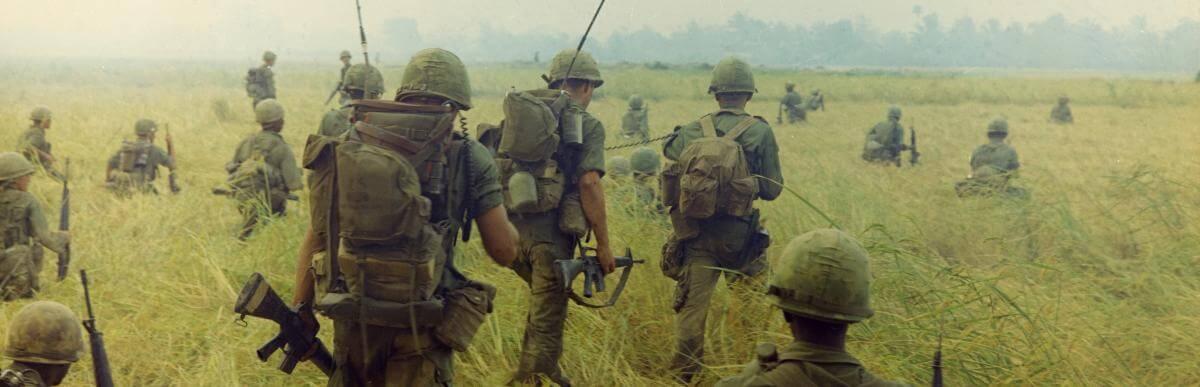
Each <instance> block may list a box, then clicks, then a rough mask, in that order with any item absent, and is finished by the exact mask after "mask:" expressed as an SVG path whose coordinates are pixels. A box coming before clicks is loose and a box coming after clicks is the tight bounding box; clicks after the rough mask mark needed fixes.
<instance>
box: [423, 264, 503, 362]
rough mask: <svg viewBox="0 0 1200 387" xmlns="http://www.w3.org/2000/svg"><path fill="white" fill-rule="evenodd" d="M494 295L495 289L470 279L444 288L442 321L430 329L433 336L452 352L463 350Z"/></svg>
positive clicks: (477, 327) (483, 317)
mask: <svg viewBox="0 0 1200 387" xmlns="http://www.w3.org/2000/svg"><path fill="white" fill-rule="evenodd" d="M495 298H496V288H495V287H493V286H491V285H488V284H485V283H481V282H475V281H470V282H468V283H467V285H466V286H464V287H461V288H457V289H452V290H448V291H447V292H446V307H445V310H444V311H443V312H442V316H443V317H442V321H441V323H440V324H438V325H437V327H436V328H435V329H434V332H433V334H434V336H435V337H437V339H438V341H441V342H442V343H443V344H446V345H447V346H449V347H450V348H452V349H454V350H455V351H458V352H465V351H466V350H467V348H469V347H470V346H471V341H472V340H473V339H474V338H475V333H476V332H478V331H479V327H481V326H483V321H484V320H486V319H487V315H488V314H489V313H492V307H493V304H492V301H493V300H494V299H495Z"/></svg>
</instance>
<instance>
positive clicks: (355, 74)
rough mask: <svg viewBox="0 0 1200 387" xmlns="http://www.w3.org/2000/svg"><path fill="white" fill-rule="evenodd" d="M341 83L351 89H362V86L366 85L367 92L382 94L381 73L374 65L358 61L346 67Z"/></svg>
mask: <svg viewBox="0 0 1200 387" xmlns="http://www.w3.org/2000/svg"><path fill="white" fill-rule="evenodd" d="M342 85H344V86H343V87H345V88H346V89H351V90H363V86H364V85H366V91H367V93H368V94H375V95H379V94H383V73H381V72H379V69H378V68H376V67H375V66H368V65H366V64H363V63H359V64H356V65H353V66H350V68H348V69H346V77H345V78H343V79H342Z"/></svg>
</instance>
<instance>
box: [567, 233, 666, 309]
mask: <svg viewBox="0 0 1200 387" xmlns="http://www.w3.org/2000/svg"><path fill="white" fill-rule="evenodd" d="M589 253H591V254H589ZM595 253H596V249H595V248H591V247H587V246H584V245H582V244H581V245H579V258H576V259H559V260H556V261H554V270H555V273H556V274H557V276H558V279H559V281H561V283H562V286H563V291H564V292H566V293H567V294H568V296H569V297H570V298H571V300H573V301H575V303H576V304H579V305H580V306H585V307H589V308H597V309H598V308H607V307H610V306H613V305H616V303H617V299H618V298H620V297H621V292H622V291H623V290H625V284H626V283H627V282H628V281H629V273H630V271H631V270H632V269H633V265H634V264H638V263H646V260H644V259H634V258H633V252H632V251H630V250H629V249H628V248H626V249H625V256H623V257H614V261H616V267H618V268H621V267H623V268H625V270H622V271H621V280H620V282H618V283H617V288H616V290H613V294H612V296H610V297H609V299H608V301H607V302H605V303H603V304H592V303H589V302H587V301H585V300H584V299H583V298H580V297H579V295H578V294H576V293H575V291H574V290H572V286H571V284H572V283H573V282H575V277H578V276H579V275H580V274H583V297H586V298H591V297H592V295H593V294H594V292H597V291H599V292H603V291H604V290H605V284H604V269H603V268H602V267H600V261H599V259H597V258H596V254H595Z"/></svg>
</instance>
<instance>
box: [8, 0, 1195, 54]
mask: <svg viewBox="0 0 1200 387" xmlns="http://www.w3.org/2000/svg"><path fill="white" fill-rule="evenodd" d="M361 1H362V5H363V10H364V15H363V17H364V21H365V22H366V24H367V34H368V37H369V36H370V35H371V34H372V32H375V33H379V32H380V31H381V26H382V24H383V22H384V21H386V20H388V19H392V18H411V19H414V20H417V23H418V27H419V29H420V32H421V34H422V35H423V36H424V37H425V38H426V40H434V41H438V40H444V38H445V37H447V36H466V37H471V36H473V34H474V32H475V31H477V30H478V28H479V26H480V25H483V24H491V25H492V26H494V27H497V28H503V29H508V30H511V31H516V32H525V31H530V30H534V29H539V30H546V31H552V32H555V33H567V34H570V35H571V36H578V34H580V33H582V30H583V28H584V27H585V26H586V24H587V20H588V18H589V17H590V16H591V13H592V12H593V11H594V9H595V5H596V4H597V3H598V1H593V0H553V1H552V0H491V1H486V0H440V1H429V0H419V1H418V0H389V1H380V0H361ZM914 6H921V7H922V9H924V11H925V12H926V13H932V12H936V13H938V14H939V15H940V16H941V18H942V22H943V25H944V26H947V27H948V26H949V25H950V24H951V23H952V22H953V21H954V20H955V19H958V18H960V17H963V16H970V17H973V18H975V19H976V21H982V20H985V19H987V18H991V17H995V18H997V19H999V20H1001V21H1002V22H1005V23H1007V22H1010V21H1018V22H1029V21H1036V20H1041V19H1044V18H1045V17H1046V16H1049V15H1052V14H1055V13H1062V14H1064V15H1065V16H1066V17H1067V18H1068V19H1069V20H1072V21H1076V20H1083V19H1088V20H1092V21H1095V22H1097V23H1099V24H1101V25H1103V26H1106V27H1115V26H1123V25H1127V24H1128V22H1129V20H1130V19H1131V18H1133V17H1134V16H1145V17H1146V18H1147V19H1148V20H1149V23H1150V26H1151V28H1152V29H1155V30H1162V29H1167V28H1171V27H1173V26H1175V25H1176V24H1177V22H1178V21H1179V20H1180V19H1183V18H1191V19H1196V20H1200V0H1071V1H1067V0H1004V1H998V0H920V1H889V0H857V1H855V0H850V1H802V0H742V1H721V0H609V1H608V3H607V4H606V5H605V9H604V11H603V13H601V15H600V19H599V20H598V21H597V23H596V28H595V30H594V34H596V35H597V36H601V37H604V36H607V35H609V34H611V33H612V32H614V31H629V30H636V29H641V28H643V27H647V26H649V27H650V28H653V29H656V30H659V31H663V32H670V31H675V30H679V29H681V28H683V27H684V26H686V25H687V24H688V23H689V22H692V21H696V22H698V23H701V24H716V23H721V22H724V21H725V20H726V19H727V18H728V17H729V16H730V15H732V14H734V13H735V12H739V11H740V12H744V13H746V14H748V15H750V16H752V17H754V18H758V19H763V20H768V21H772V22H786V23H802V24H812V23H817V22H832V21H836V20H838V19H852V20H853V19H855V18H858V17H860V16H861V17H864V18H866V19H867V20H869V21H870V22H871V23H872V24H873V25H874V27H875V28H877V29H879V30H884V31H887V30H909V29H911V28H912V26H913V25H915V23H916V22H917V16H915V15H914V14H913V7H914ZM357 41H358V31H357V24H356V19H355V12H354V1H353V0H207V1H201V0H108V1H104V0H0V56H9V57H12V56H26V55H31V56H99V57H126V56H128V57H159V58H247V57H256V56H257V55H258V53H259V52H261V50H262V49H265V48H271V49H275V50H277V51H279V52H289V51H292V52H303V51H305V50H306V49H307V50H308V51H312V49H313V48H314V47H318V48H320V49H321V50H325V49H327V48H331V47H337V48H348V49H353V48H354V47H355V46H356V43H357Z"/></svg>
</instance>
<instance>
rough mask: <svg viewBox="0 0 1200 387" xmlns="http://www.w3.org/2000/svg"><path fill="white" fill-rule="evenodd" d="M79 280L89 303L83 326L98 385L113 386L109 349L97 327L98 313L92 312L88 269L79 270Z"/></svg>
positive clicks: (85, 303) (103, 386) (85, 299)
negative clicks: (86, 334)
mask: <svg viewBox="0 0 1200 387" xmlns="http://www.w3.org/2000/svg"><path fill="white" fill-rule="evenodd" d="M79 281H80V282H82V283H83V302H84V305H87V316H88V317H87V320H83V328H84V329H86V330H87V333H88V344H90V345H89V347H91V348H92V372H93V375H94V377H95V379H96V386H97V387H112V386H113V380H112V368H111V367H109V365H108V351H106V350H105V349H104V334H103V333H100V329H98V328H96V315H94V314H92V295H91V293H90V292H89V291H88V278H87V271H86V270H80V271H79Z"/></svg>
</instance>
